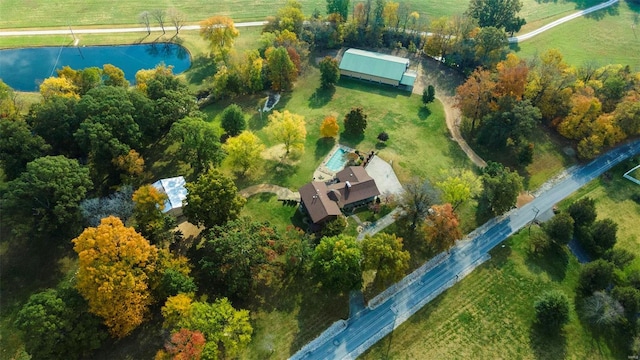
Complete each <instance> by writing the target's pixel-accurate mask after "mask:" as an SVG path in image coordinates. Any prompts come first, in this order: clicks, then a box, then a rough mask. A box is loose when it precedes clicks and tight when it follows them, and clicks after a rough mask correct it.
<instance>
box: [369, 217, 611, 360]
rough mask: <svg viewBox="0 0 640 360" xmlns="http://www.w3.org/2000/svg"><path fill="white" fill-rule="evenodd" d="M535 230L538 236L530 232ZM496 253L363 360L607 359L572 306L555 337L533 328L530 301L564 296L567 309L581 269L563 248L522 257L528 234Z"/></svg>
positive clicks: (604, 347) (525, 253)
mask: <svg viewBox="0 0 640 360" xmlns="http://www.w3.org/2000/svg"><path fill="white" fill-rule="evenodd" d="M533 230H534V231H540V230H539V229H537V228H534V229H533ZM505 244H506V246H505V247H504V248H500V247H498V248H496V249H495V250H494V251H493V252H492V254H491V256H492V259H491V260H489V261H488V262H487V263H485V264H483V265H482V266H481V267H480V268H478V269H476V270H475V271H474V272H473V273H472V274H470V275H469V276H468V277H466V278H465V279H464V280H463V281H461V282H460V283H458V284H456V285H455V286H453V287H452V288H451V289H449V290H447V291H446V292H445V293H444V294H442V295H440V296H439V297H437V298H436V299H435V300H434V301H432V302H431V303H429V304H427V305H426V306H425V307H424V308H423V309H421V310H420V311H418V312H417V313H416V314H415V315H414V316H413V317H411V318H410V319H409V320H407V321H406V322H405V323H404V324H402V325H401V326H400V327H399V328H398V329H396V330H395V331H394V332H393V333H392V334H390V335H388V336H386V337H385V338H383V339H382V340H380V341H379V342H378V343H377V344H376V345H374V346H373V347H372V348H371V349H370V350H369V351H368V352H367V353H365V354H364V355H363V356H362V357H361V358H362V359H372V360H373V359H470V358H473V359H565V358H566V359H608V358H612V355H611V351H610V350H609V349H608V347H607V344H606V343H604V342H603V341H600V340H598V339H593V338H592V337H591V335H590V334H589V333H588V332H587V331H586V330H585V329H584V328H583V327H582V325H581V323H580V321H579V319H578V316H577V314H576V312H575V310H574V309H573V306H572V308H571V313H570V322H569V324H568V325H567V326H566V327H565V330H564V333H563V334H562V336H559V337H547V336H545V334H544V333H541V332H540V331H537V330H535V329H534V328H533V327H532V324H533V321H534V311H533V303H534V302H535V300H536V299H537V297H538V296H540V294H541V293H542V292H544V291H547V290H552V289H557V290H561V291H563V292H564V293H565V294H567V296H568V297H569V298H570V302H571V303H572V304H573V298H574V294H575V291H574V288H575V286H576V283H577V277H578V271H579V267H580V265H579V264H578V262H577V261H576V259H575V258H574V257H573V256H572V255H571V254H569V253H568V251H567V250H566V248H565V249H558V251H557V252H556V253H554V254H548V255H547V256H546V257H537V256H535V257H532V256H530V255H529V254H528V250H527V248H528V232H527V231H521V232H520V233H519V234H517V235H515V236H513V237H512V238H510V239H508V240H507V241H506V242H505Z"/></svg>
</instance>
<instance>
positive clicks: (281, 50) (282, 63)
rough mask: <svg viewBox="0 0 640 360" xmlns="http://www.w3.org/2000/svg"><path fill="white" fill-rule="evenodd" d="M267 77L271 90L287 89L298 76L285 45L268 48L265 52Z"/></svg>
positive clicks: (289, 88)
mask: <svg viewBox="0 0 640 360" xmlns="http://www.w3.org/2000/svg"><path fill="white" fill-rule="evenodd" d="M265 56H266V60H267V77H268V79H269V80H270V81H271V89H272V90H273V91H289V90H291V88H292V87H293V83H294V81H296V79H297V77H298V71H297V69H296V66H295V64H294V63H293V61H291V58H290V57H289V53H288V52H287V49H286V48H285V47H282V46H279V47H277V48H273V47H272V48H269V49H267V51H266V52H265Z"/></svg>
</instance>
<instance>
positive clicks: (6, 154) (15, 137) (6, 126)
mask: <svg viewBox="0 0 640 360" xmlns="http://www.w3.org/2000/svg"><path fill="white" fill-rule="evenodd" d="M47 150H49V145H47V144H46V143H45V141H44V139H43V138H41V137H40V136H38V135H34V134H33V133H32V132H31V129H30V128H29V125H27V123H26V122H24V121H22V120H11V119H9V118H0V164H1V165H2V169H3V170H4V174H5V176H6V177H7V180H13V179H15V178H16V177H18V175H20V173H21V172H23V171H24V169H25V168H26V166H27V163H28V162H30V161H33V160H35V159H37V158H39V157H41V156H42V155H44V154H45V152H46V151H47Z"/></svg>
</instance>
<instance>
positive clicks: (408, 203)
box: [399, 179, 438, 231]
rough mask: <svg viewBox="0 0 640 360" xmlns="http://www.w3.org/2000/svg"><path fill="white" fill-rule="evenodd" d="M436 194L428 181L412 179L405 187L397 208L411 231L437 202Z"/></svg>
mask: <svg viewBox="0 0 640 360" xmlns="http://www.w3.org/2000/svg"><path fill="white" fill-rule="evenodd" d="M437 198H438V196H437V193H436V192H435V190H434V188H433V187H432V186H431V184H430V183H429V182H428V181H426V180H425V181H422V180H419V179H413V180H412V181H411V182H409V183H408V184H406V185H405V191H404V192H403V193H402V195H401V198H400V204H399V207H400V209H402V212H403V213H404V216H405V217H407V218H408V219H409V221H410V229H411V231H413V230H415V229H416V227H417V226H418V223H420V222H421V221H423V220H424V218H425V217H426V216H427V212H428V211H429V208H430V207H431V205H433V204H434V203H436V202H437Z"/></svg>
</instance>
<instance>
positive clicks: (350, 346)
mask: <svg viewBox="0 0 640 360" xmlns="http://www.w3.org/2000/svg"><path fill="white" fill-rule="evenodd" d="M636 154H640V140H636V141H634V142H632V143H629V144H626V145H623V146H620V147H619V148H616V149H614V150H612V151H610V152H608V153H607V154H604V155H602V156H601V157H599V158H598V159H596V160H594V161H592V162H591V163H589V164H587V165H584V166H580V167H575V168H573V169H572V170H571V172H570V173H568V174H567V175H566V176H565V177H564V178H563V180H561V181H558V182H556V183H555V184H554V186H552V187H550V188H549V189H548V190H546V191H544V192H543V193H541V194H540V195H539V196H538V197H537V198H536V199H534V200H533V201H532V202H530V203H529V204H527V205H525V206H523V207H522V208H520V209H514V210H512V211H511V212H509V213H507V214H505V215H503V216H502V217H500V218H497V219H494V220H492V221H490V222H489V223H487V224H485V225H483V226H482V227H481V228H479V229H477V230H476V231H474V232H475V233H477V234H478V235H477V236H475V237H473V238H472V239H470V240H468V241H464V242H460V243H458V244H457V245H456V246H455V247H454V248H453V249H452V251H451V254H450V255H449V256H448V257H447V258H446V259H445V260H444V261H442V262H441V263H440V264H438V265H437V266H435V267H433V268H432V269H431V270H429V271H427V272H426V273H425V274H424V275H422V276H420V277H419V278H417V280H416V281H414V282H412V283H410V284H409V285H407V286H406V287H404V288H403V289H400V290H399V291H398V292H396V293H395V294H394V295H393V296H391V297H390V298H389V299H388V300H387V301H385V302H383V303H382V304H380V305H378V306H377V307H376V308H374V309H370V308H366V309H365V310H363V311H361V312H360V313H358V314H356V315H355V316H353V317H351V318H350V319H349V320H347V326H346V328H344V329H343V330H342V331H339V332H338V333H336V332H335V331H334V333H333V334H331V335H330V336H326V337H324V338H322V341H319V342H312V343H310V344H309V345H307V346H306V347H305V349H303V350H301V351H300V352H298V353H296V354H295V355H294V356H292V359H354V358H356V357H357V356H358V355H360V354H362V353H363V352H364V351H365V350H366V349H368V348H369V347H370V346H371V345H373V344H374V343H375V342H377V341H378V340H379V339H381V338H382V337H384V336H385V335H387V334H389V333H390V332H391V331H392V330H393V329H394V328H396V327H397V326H399V325H400V324H401V323H402V322H404V321H405V320H406V319H408V318H409V316H411V315H412V314H414V313H415V312H416V311H418V310H419V309H420V308H421V307H422V306H424V305H425V304H426V303H428V302H429V301H431V300H432V299H433V298H435V297H436V296H437V295H438V294H440V293H442V292H443V291H444V290H446V289H447V288H449V287H451V286H452V285H453V284H455V282H456V281H458V280H459V279H461V278H463V277H464V276H466V275H467V274H468V273H470V272H471V271H472V270H473V269H474V268H475V267H476V266H478V265H479V264H481V263H482V262H484V261H485V260H486V259H488V252H489V250H491V249H493V248H494V247H495V246H496V245H498V244H499V243H500V242H502V241H503V240H504V239H506V238H507V237H509V236H510V235H512V234H514V233H515V232H516V231H518V230H519V229H521V228H523V227H524V226H525V225H527V224H528V223H529V222H531V221H532V220H534V219H535V218H536V216H537V215H538V214H539V213H542V212H544V211H547V210H549V209H551V208H552V207H553V205H554V204H556V203H557V202H558V201H560V200H562V199H564V198H566V197H567V196H569V195H570V194H571V193H573V192H574V191H576V190H577V189H579V188H580V187H582V186H583V185H585V184H586V183H588V182H589V181H591V180H593V179H594V178H596V177H597V176H599V175H600V174H602V173H603V172H605V171H606V170H608V169H610V168H611V167H613V166H614V165H616V164H618V163H619V162H621V161H623V160H625V159H627V158H629V157H630V156H633V155H636Z"/></svg>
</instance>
